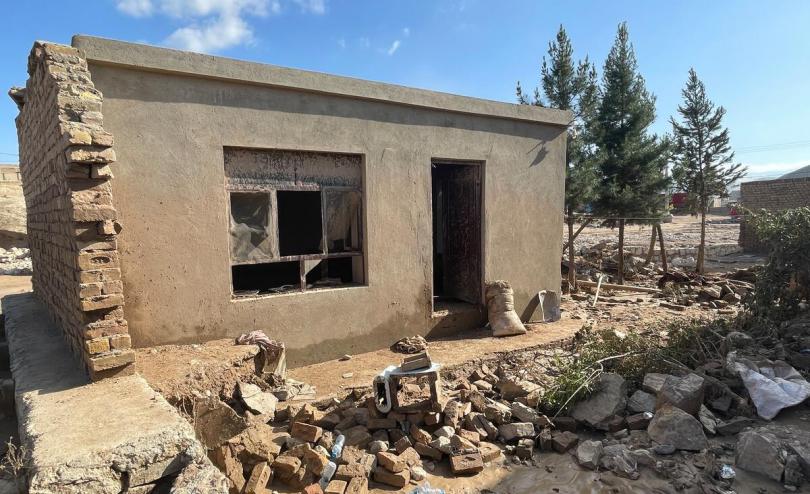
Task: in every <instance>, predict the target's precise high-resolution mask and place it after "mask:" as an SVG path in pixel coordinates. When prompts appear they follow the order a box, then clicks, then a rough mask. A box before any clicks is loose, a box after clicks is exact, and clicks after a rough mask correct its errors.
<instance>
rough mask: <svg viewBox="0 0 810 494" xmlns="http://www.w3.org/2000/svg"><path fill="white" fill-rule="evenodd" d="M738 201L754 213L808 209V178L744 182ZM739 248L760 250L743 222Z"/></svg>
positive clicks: (756, 240) (760, 247) (759, 245)
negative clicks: (763, 210) (762, 210)
mask: <svg viewBox="0 0 810 494" xmlns="http://www.w3.org/2000/svg"><path fill="white" fill-rule="evenodd" d="M740 201H741V202H742V205H743V207H745V208H746V209H749V210H751V211H754V212H756V211H759V210H760V209H766V210H768V211H781V210H783V209H792V208H800V207H810V177H805V178H785V179H778V180H762V181H759V182H746V183H744V184H741V185H740ZM740 246H742V248H743V249H745V250H761V249H762V245H761V244H760V242H759V240H758V239H757V238H756V236H755V235H754V233H753V232H752V231H751V228H746V224H745V221H743V223H742V225H740Z"/></svg>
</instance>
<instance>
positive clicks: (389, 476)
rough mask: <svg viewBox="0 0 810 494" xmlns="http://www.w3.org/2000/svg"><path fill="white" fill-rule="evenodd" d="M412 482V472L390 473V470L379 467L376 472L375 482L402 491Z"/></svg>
mask: <svg viewBox="0 0 810 494" xmlns="http://www.w3.org/2000/svg"><path fill="white" fill-rule="evenodd" d="M410 480H411V472H410V471H409V470H403V471H401V472H397V473H393V472H389V471H388V470H386V469H385V468H382V467H377V468H376V469H375V470H374V481H375V482H379V483H381V484H385V485H390V486H391V487H396V488H398V489H402V488H403V487H405V486H406V485H408V482H409V481H410Z"/></svg>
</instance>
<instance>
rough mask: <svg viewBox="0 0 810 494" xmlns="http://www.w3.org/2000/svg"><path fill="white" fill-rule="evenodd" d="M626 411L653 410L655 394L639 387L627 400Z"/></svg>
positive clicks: (640, 411)
mask: <svg viewBox="0 0 810 494" xmlns="http://www.w3.org/2000/svg"><path fill="white" fill-rule="evenodd" d="M627 411H628V412H630V413H644V412H654V411H655V395H654V394H651V393H648V392H646V391H642V390H640V389H639V390H638V391H636V392H635V393H633V394H632V395H630V398H629V399H628V400H627Z"/></svg>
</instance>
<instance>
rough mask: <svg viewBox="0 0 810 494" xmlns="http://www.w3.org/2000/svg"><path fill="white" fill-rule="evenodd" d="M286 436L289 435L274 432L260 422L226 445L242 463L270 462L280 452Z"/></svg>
mask: <svg viewBox="0 0 810 494" xmlns="http://www.w3.org/2000/svg"><path fill="white" fill-rule="evenodd" d="M288 436H289V434H286V433H281V432H275V431H274V430H273V428H272V427H270V426H269V425H267V424H263V423H261V422H260V423H256V424H253V425H251V426H250V427H248V428H247V429H245V430H244V431H242V432H241V433H240V434H239V435H237V436H234V437H232V438H231V439H229V440H228V444H229V445H230V446H231V448H232V450H233V451H234V453H235V454H236V455H237V456H238V457H239V460H240V461H241V462H242V463H247V464H254V463H258V462H260V461H269V462H272V461H273V460H274V459H275V457H276V456H278V454H279V453H280V452H281V447H282V445H284V443H285V440H286V438H287V437H288Z"/></svg>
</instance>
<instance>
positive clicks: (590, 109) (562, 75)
mask: <svg viewBox="0 0 810 494" xmlns="http://www.w3.org/2000/svg"><path fill="white" fill-rule="evenodd" d="M540 83H541V86H542V87H543V94H544V95H545V98H546V101H547V104H548V106H549V107H551V108H557V109H560V110H570V111H571V112H572V115H573V119H572V121H571V122H570V124H569V126H568V140H567V149H566V151H567V152H566V170H565V214H566V218H567V223H568V238H569V243H568V260H569V267H568V282H569V284H570V285H571V287H574V286H575V283H576V266H575V264H574V241H573V238H574V215H573V213H574V212H576V211H577V210H578V209H580V208H581V207H582V206H583V205H585V204H587V203H588V202H590V201H591V200H592V199H593V193H594V191H595V186H596V183H597V180H596V173H595V168H594V166H593V160H592V159H591V154H592V152H591V149H592V146H591V142H592V139H591V136H592V133H591V132H590V124H591V123H592V122H593V115H594V110H595V108H596V102H597V95H598V91H597V84H596V69H595V68H594V67H593V65H592V64H591V63H590V62H589V61H588V58H587V57H586V58H585V60H582V61H580V62H578V63H575V62H574V49H573V47H572V46H571V40H570V39H569V37H568V34H567V33H566V32H565V28H563V26H560V29H559V31H557V37H556V39H555V41H552V42H550V43H549V45H548V55H547V57H546V56H544V57H543V63H542V66H541V68H540ZM516 92H517V99H518V102H519V103H520V104H523V105H528V104H532V105H535V106H545V105H544V104H543V101H542V100H541V97H540V91H539V89H535V90H534V99H533V100H530V99H529V97H528V96H526V95H525V94H524V93H523V89H522V88H521V86H520V82H518V83H517V90H516Z"/></svg>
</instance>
